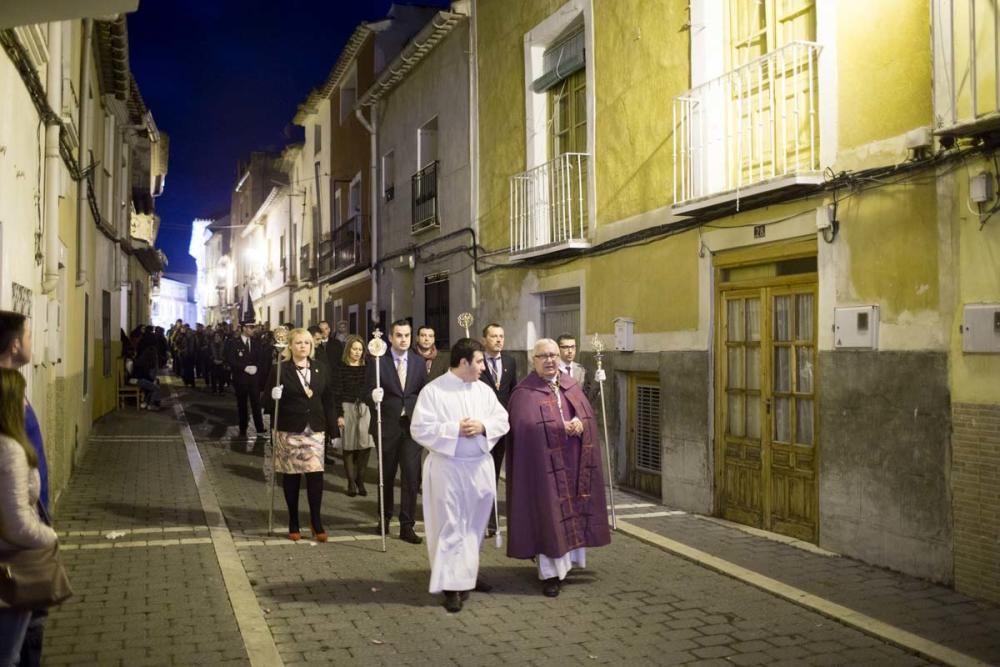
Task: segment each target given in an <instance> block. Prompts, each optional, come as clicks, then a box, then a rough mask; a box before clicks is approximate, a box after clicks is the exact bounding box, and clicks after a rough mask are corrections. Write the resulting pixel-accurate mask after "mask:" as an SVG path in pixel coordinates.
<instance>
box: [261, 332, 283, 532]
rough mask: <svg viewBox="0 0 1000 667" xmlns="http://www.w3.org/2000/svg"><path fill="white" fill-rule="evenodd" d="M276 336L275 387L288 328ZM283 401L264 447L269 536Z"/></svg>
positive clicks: (277, 381)
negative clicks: (280, 410) (279, 414)
mask: <svg viewBox="0 0 1000 667" xmlns="http://www.w3.org/2000/svg"><path fill="white" fill-rule="evenodd" d="M272 333H273V334H274V348H275V349H276V350H277V351H278V370H277V371H276V373H275V376H274V378H275V379H274V383H275V386H277V385H279V384H281V357H282V354H283V352H284V350H285V348H287V347H288V327H285V326H278V327H276V328H275V329H274V331H273V332H272ZM280 407H281V399H280V398H279V399H278V400H276V401H275V402H274V421H273V422H272V423H271V437H270V439H269V440H268V443H267V445H266V446H265V447H264V479H265V480H266V481H267V498H268V500H267V534H268V535H272V534H273V529H274V526H273V521H274V445H275V442H276V441H277V438H278V409H279V408H280Z"/></svg>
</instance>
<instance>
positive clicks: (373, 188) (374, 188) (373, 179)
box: [354, 102, 385, 329]
mask: <svg viewBox="0 0 1000 667" xmlns="http://www.w3.org/2000/svg"><path fill="white" fill-rule="evenodd" d="M377 104H378V102H375V103H373V104H372V105H371V110H372V118H371V122H370V123H369V122H368V121H367V120H365V115H364V113H363V112H362V110H361V109H355V110H354V115H356V116H357V117H358V122H360V123H361V124H362V125H363V126H364V128H365V129H366V130H368V136H369V144H370V146H371V160H370V162H371V170H370V171H371V175H370V176H369V177H368V191H369V193H370V195H371V196H370V197H369V200H370V202H371V204H370V206H369V207H368V208H369V210H370V212H371V236H372V258H371V261H372V320H373V321H375V322H378V321H379V308H378V113H377V112H376V110H375V107H376V105H377ZM380 324H381V325H382V328H383V329H384V328H385V322H381V323H380Z"/></svg>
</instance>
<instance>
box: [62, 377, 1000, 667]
mask: <svg viewBox="0 0 1000 667" xmlns="http://www.w3.org/2000/svg"><path fill="white" fill-rule="evenodd" d="M171 391H172V395H171V398H170V399H169V400H168V401H167V402H165V408H164V409H163V410H162V411H161V412H159V413H151V412H146V411H142V412H138V411H135V410H128V409H126V410H119V411H118V412H115V413H113V414H111V415H109V416H108V417H106V418H104V419H103V420H102V421H101V422H99V424H98V425H97V427H96V428H95V430H94V434H93V435H92V437H91V440H90V443H89V445H88V447H87V449H86V453H85V455H84V457H83V459H82V461H81V462H80V464H79V465H78V467H77V470H76V472H75V474H74V476H73V478H72V480H71V483H70V485H69V487H68V489H67V490H66V492H65V493H64V494H63V495H62V497H61V498H60V499H59V501H58V504H57V513H56V521H57V528H58V530H59V532H60V534H61V536H62V538H63V548H64V555H65V560H66V563H67V566H68V569H69V573H70V576H71V579H72V581H73V585H74V587H75V590H76V595H75V597H73V598H72V599H71V600H70V601H69V602H68V603H66V604H65V605H63V606H62V607H60V608H59V609H57V610H56V611H55V612H54V613H53V614H52V617H51V618H50V619H49V623H48V630H47V634H46V646H45V653H44V655H45V662H46V664H50V665H83V664H98V665H129V666H132V665H167V664H178V665H187V664H211V665H216V664H254V665H272V664H273V665H278V664H286V665H293V664H336V665H351V664H358V665H362V664H363V665H374V664H391V665H401V664H422V665H428V664H433V665H446V664H455V665H487V664H489V665H496V664H538V665H563V664H588V665H589V664H623V663H624V664H656V665H673V664H698V665H753V664H767V665H781V664H784V665H799V664H815V665H862V664H870V665H918V664H933V663H934V662H938V661H940V662H950V663H952V664H991V663H993V664H995V663H997V662H1000V632H998V630H1000V611H998V610H997V609H996V608H994V607H991V606H989V605H985V604H981V603H978V602H975V601H973V600H971V599H969V598H967V597H965V596H962V595H959V594H956V593H954V592H953V591H951V590H949V589H947V588H943V587H940V586H935V585H932V584H929V583H927V582H923V581H919V580H915V579H911V578H908V577H904V576H902V575H897V574H894V573H891V572H888V571H884V570H880V569H877V568H874V567H870V566H866V565H864V564H862V563H859V562H856V561H852V560H850V559H846V558H840V557H837V556H835V555H832V554H826V553H824V552H821V551H819V550H817V549H815V548H812V549H806V548H802V547H801V546H799V545H795V544H789V543H784V542H779V541H775V540H774V539H770V538H768V537H766V536H762V535H757V534H753V533H751V532H747V531H745V530H740V529H738V528H736V527H734V526H732V525H730V524H725V523H722V522H718V521H715V520H711V519H705V518H699V517H694V516H691V515H687V514H684V513H681V512H671V511H670V510H669V509H668V508H665V507H663V506H660V505H658V504H656V503H654V502H653V501H650V500H648V499H644V498H639V497H636V496H630V495H628V494H625V493H619V494H618V495H617V504H618V509H619V519H620V522H621V526H620V528H621V530H620V531H619V532H618V533H617V534H616V535H615V536H614V539H613V542H612V544H611V546H610V547H607V548H604V549H598V550H593V551H592V552H591V554H589V555H590V558H589V559H588V569H587V570H586V571H584V572H580V573H577V574H573V575H571V576H570V579H569V584H568V585H567V586H565V587H564V589H563V592H562V594H561V595H560V596H559V597H558V598H556V599H549V598H546V597H543V596H542V595H541V594H540V589H539V585H538V582H537V579H536V574H535V570H534V568H533V567H532V565H531V564H530V563H527V562H522V561H515V560H511V559H508V558H506V556H505V555H504V551H503V550H502V549H500V550H498V549H496V548H495V547H494V546H493V544H492V541H488V542H487V544H485V545H484V548H483V558H482V566H481V573H482V575H483V576H484V578H485V579H486V580H487V581H489V582H490V583H492V584H493V585H494V586H495V589H494V591H493V592H491V593H489V594H480V593H473V594H472V596H471V598H470V599H469V600H468V602H467V603H466V606H465V609H464V610H463V611H462V612H461V613H459V614H454V615H453V614H448V613H447V612H446V611H445V610H444V609H443V607H442V606H441V600H440V599H439V598H438V597H437V596H431V595H429V594H428V593H427V592H426V590H427V579H428V564H427V553H426V548H425V547H424V546H422V545H421V546H414V545H410V544H407V543H404V542H402V541H400V540H399V539H398V537H396V535H397V534H398V526H396V525H395V524H394V525H393V527H392V531H391V535H392V537H390V539H389V541H388V551H387V553H382V552H381V550H380V541H379V538H378V536H377V534H376V532H375V517H376V516H377V513H376V512H377V507H376V503H377V500H376V494H375V493H374V492H373V491H374V489H375V488H376V481H375V468H374V465H375V464H374V457H373V461H372V469H371V470H370V471H369V481H370V484H369V490H370V491H372V492H370V493H369V495H368V496H367V497H364V498H363V497H356V498H348V497H347V496H346V494H345V484H344V479H343V470H342V467H341V466H340V464H339V461H338V462H337V463H336V464H330V465H328V468H327V476H326V480H327V482H326V493H325V496H324V523H325V527H326V529H327V530H328V531H329V532H330V541H329V542H328V543H327V544H317V543H315V542H313V541H311V540H310V539H308V533H306V534H305V536H306V537H307V539H303V540H302V541H301V542H299V543H292V542H289V541H288V540H286V539H283V538H282V535H283V531H284V527H285V525H286V524H285V522H286V518H287V517H286V514H285V512H284V509H283V507H284V503H283V501H282V500H281V497H280V490H279V491H278V492H277V493H276V494H275V498H274V505H275V534H276V537H269V536H268V535H267V534H266V516H267V504H268V494H267V488H266V485H265V484H264V481H263V473H262V457H263V451H264V449H263V448H264V441H263V439H260V438H253V437H251V438H249V439H246V438H244V439H240V438H238V437H236V428H235V426H229V425H230V424H233V423H235V405H234V402H233V400H232V397H231V396H230V395H227V396H223V397H220V396H213V395H210V394H208V393H207V391H205V390H204V389H202V388H200V387H199V388H198V389H193V390H191V389H183V388H180V387H178V386H175V385H172V386H171ZM252 434H253V431H252V430H251V435H252ZM192 436H193V437H192ZM304 505H305V504H304V502H303V512H304ZM303 516H305V514H304V513H303ZM419 528H420V524H418V530H419ZM685 550H686V551H685ZM679 552H685V553H684V556H685V557H679V556H678V555H677V553H679ZM699 560H700V561H702V562H701V563H700V564H699V562H698V561H699ZM741 579H742V580H741ZM748 582H749V583H748ZM782 587H783V588H782ZM772 589H773V590H772ZM796 596H797V597H798V598H800V599H801V604H794V603H792V602H790V601H789V600H788V598H790V597H791V598H796ZM824 604H825V605H826V607H823V605H824ZM817 608H819V611H816V609H817ZM844 610H846V611H844ZM820 612H822V613H820ZM839 617H843V618H842V619H841V620H835V619H836V618H839ZM841 621H843V622H841ZM866 626H870V627H866ZM859 628H861V629H859ZM862 630H864V631H862ZM921 642H923V643H921Z"/></svg>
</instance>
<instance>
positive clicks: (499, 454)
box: [489, 436, 507, 530]
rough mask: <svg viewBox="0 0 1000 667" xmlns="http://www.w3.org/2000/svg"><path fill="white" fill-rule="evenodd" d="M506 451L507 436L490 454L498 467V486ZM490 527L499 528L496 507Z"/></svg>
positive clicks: (498, 500) (498, 497)
mask: <svg viewBox="0 0 1000 667" xmlns="http://www.w3.org/2000/svg"><path fill="white" fill-rule="evenodd" d="M506 451H507V436H504V437H502V438H500V440H498V441H497V444H496V445H494V446H493V449H491V450H490V455H491V456H492V457H493V467H495V468H496V476H497V482H498V486H499V482H500V471H501V470H503V468H502V467H501V466H502V465H503V455H504V452H506ZM499 502H500V492H499V490H498V491H497V503H499ZM489 528H490V530H496V529H497V513H496V508H495V507H494V509H493V511H491V512H490V524H489Z"/></svg>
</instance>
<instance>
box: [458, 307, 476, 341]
mask: <svg viewBox="0 0 1000 667" xmlns="http://www.w3.org/2000/svg"><path fill="white" fill-rule="evenodd" d="M473 321H474V320H473V317H472V313H460V314H459V316H458V326H460V327H462V328H463V329H465V337H466V338H471V336H469V327H471V326H472V322H473Z"/></svg>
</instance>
